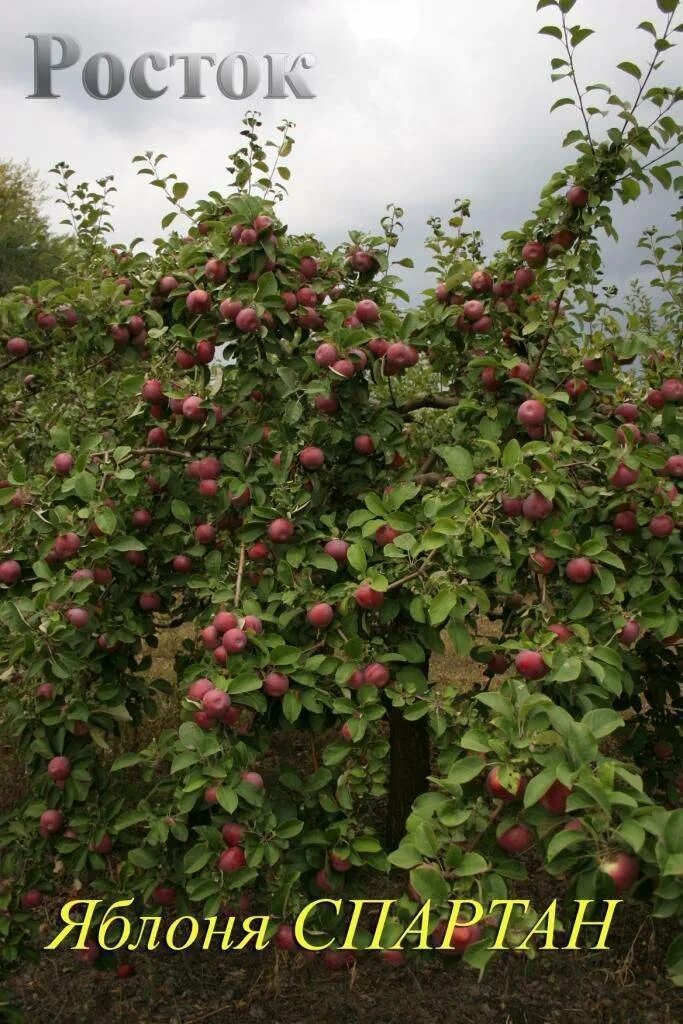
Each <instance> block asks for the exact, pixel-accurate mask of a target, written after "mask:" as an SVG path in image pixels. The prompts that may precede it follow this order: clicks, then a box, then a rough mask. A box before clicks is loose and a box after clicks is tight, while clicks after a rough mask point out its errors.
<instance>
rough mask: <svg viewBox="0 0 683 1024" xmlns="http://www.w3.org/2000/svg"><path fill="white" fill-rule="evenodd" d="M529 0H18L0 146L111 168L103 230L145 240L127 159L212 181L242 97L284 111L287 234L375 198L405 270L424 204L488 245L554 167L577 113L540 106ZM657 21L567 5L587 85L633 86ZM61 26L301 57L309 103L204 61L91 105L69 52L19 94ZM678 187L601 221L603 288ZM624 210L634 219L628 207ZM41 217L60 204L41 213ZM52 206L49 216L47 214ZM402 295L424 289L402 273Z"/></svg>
mask: <svg viewBox="0 0 683 1024" xmlns="http://www.w3.org/2000/svg"><path fill="white" fill-rule="evenodd" d="M535 7H536V4H535V0H343V2H339V0H287V2H286V3H285V2H283V0H229V2H226V0H223V2H221V0H163V2H157V0H144V2H142V0H117V2H111V3H103V2H102V0H99V2H97V3H89V4H84V3H83V0H60V2H59V3H58V4H56V3H55V2H54V0H22V2H21V3H18V4H9V3H7V4H5V5H3V14H2V20H3V31H2V38H1V39H0V53H1V56H2V59H1V61H0V111H1V117H2V128H3V131H2V138H3V143H4V144H3V146H2V147H1V148H0V157H12V158H14V159H17V160H22V159H26V158H28V159H29V160H30V162H31V163H32V164H33V165H34V166H35V167H36V168H37V169H38V170H39V171H40V172H41V173H42V174H44V175H45V176H46V177H47V172H48V169H49V168H50V166H52V165H53V164H54V163H56V162H57V161H58V160H63V159H65V160H67V161H68V162H69V163H71V165H72V166H74V167H75V169H76V171H77V174H78V179H77V180H81V179H82V178H86V179H93V178H95V177H96V176H101V175H104V174H109V173H113V174H114V175H115V178H116V184H117V187H118V196H117V197H116V211H115V217H114V223H115V228H116V236H117V239H118V240H120V241H128V240H130V239H131V238H133V237H134V236H137V235H142V236H144V237H145V238H147V239H151V238H153V237H154V236H155V234H156V232H157V230H158V224H159V221H160V219H161V217H162V216H163V214H164V213H165V212H166V211H167V209H168V207H167V206H166V205H165V203H164V199H163V196H162V195H161V193H160V192H157V190H156V189H152V188H150V187H149V186H148V185H146V183H145V180H144V179H143V178H138V177H136V175H135V171H134V169H133V167H132V165H131V158H132V157H133V156H134V155H135V154H136V153H138V152H141V151H143V150H147V149H152V150H157V151H158V150H163V151H164V152H166V153H167V154H168V155H169V157H170V158H171V159H170V161H169V169H173V170H175V171H176V172H177V173H178V174H179V176H180V177H181V178H182V179H184V180H186V181H189V182H190V183H191V192H190V197H194V198H200V197H201V196H202V195H203V194H205V193H206V192H207V191H208V190H209V189H211V188H219V189H223V188H225V187H226V174H225V170H224V168H225V165H226V157H227V154H229V153H230V152H231V151H232V150H233V149H234V148H235V145H236V141H237V132H238V130H239V124H240V119H241V117H242V115H243V114H244V111H245V109H246V108H247V107H248V106H251V107H258V108H259V109H261V110H262V111H263V113H264V121H265V126H266V127H271V128H272V126H274V125H275V124H276V123H277V121H278V120H279V119H280V118H282V117H285V116H286V117H289V118H290V119H291V120H293V121H295V122H296V125H297V127H296V130H295V135H296V140H297V141H296V145H295V148H294V151H293V154H292V156H291V157H290V159H289V164H290V166H291V169H292V181H291V183H290V185H291V187H290V193H291V195H290V198H289V199H288V200H287V201H286V205H285V207H284V210H283V216H284V218H285V220H286V221H287V222H288V223H289V224H290V226H291V228H292V229H293V230H295V231H306V230H311V231H313V232H315V233H316V234H318V235H319V236H320V237H322V238H323V240H324V241H326V242H327V243H330V244H335V243H337V242H340V241H343V240H344V238H345V233H346V230H347V229H349V228H354V227H356V228H363V229H373V228H374V227H375V226H376V225H377V222H378V220H379V218H380V217H381V216H382V214H383V212H384V208H385V206H386V204H387V203H388V202H390V201H394V202H397V203H399V204H401V205H402V206H403V207H404V209H405V212H406V217H405V223H406V232H405V234H404V240H403V243H402V247H401V255H409V256H412V257H413V258H414V259H415V261H416V263H417V264H418V267H424V265H425V263H426V260H425V257H424V255H423V252H422V247H421V243H422V239H423V238H424V236H425V234H426V229H425V220H426V218H427V217H428V216H429V215H430V214H440V215H442V216H445V217H446V216H447V215H448V213H449V210H450V207H451V204H452V200H453V198H454V197H455V196H468V197H470V198H471V199H472V200H473V223H474V224H475V225H476V226H478V227H480V228H481V230H482V231H483V233H484V238H485V241H486V244H487V247H488V248H489V250H493V249H494V248H495V246H496V244H497V242H498V239H499V236H500V233H501V232H502V231H504V230H506V229H507V228H510V227H516V226H518V224H520V223H521V221H522V220H523V219H524V218H525V217H526V216H527V215H528V213H529V211H530V210H531V209H532V208H533V206H534V205H535V202H536V198H537V196H538V192H539V190H540V188H541V187H542V185H543V184H544V183H545V181H546V180H547V178H548V176H549V175H550V173H551V172H552V171H553V170H554V169H556V168H560V167H562V166H563V165H564V163H565V162H567V159H568V156H569V154H568V153H567V152H566V151H563V150H562V148H561V140H562V138H563V136H564V134H565V132H566V131H567V130H568V129H569V128H571V127H573V126H574V119H575V116H576V115H575V113H574V112H572V111H571V108H564V109H560V110H558V111H557V112H555V113H554V114H553V115H552V116H551V115H549V107H550V105H551V103H552V102H553V100H554V99H557V98H558V97H559V96H561V95H563V94H565V93H564V92H563V91H561V90H562V83H561V84H559V85H555V86H553V85H551V83H550V58H551V57H552V56H556V55H558V52H559V51H558V48H559V43H558V42H557V41H556V40H553V39H551V38H549V37H547V36H539V35H538V29H539V27H540V26H541V25H542V24H543V23H544V22H546V21H551V20H552V12H550V11H547V10H546V11H542V12H540V14H537V13H536V10H535ZM644 19H652V20H655V21H658V19H661V15H659V12H658V11H657V9H656V4H655V0H579V2H578V3H577V5H576V6H575V8H574V10H573V11H572V13H571V15H570V22H571V23H574V22H579V23H580V24H582V25H585V26H588V27H591V28H594V29H596V30H597V31H596V35H594V36H592V37H591V38H590V39H588V40H587V41H586V42H585V43H583V44H582V46H581V47H580V49H579V50H578V58H579V59H578V64H579V71H580V74H581V75H582V77H583V78H584V80H585V81H589V82H591V81H593V82H594V81H603V82H604V81H608V82H611V83H613V84H615V86H616V87H617V88H621V90H622V95H626V96H627V95H630V93H631V92H632V91H633V88H634V85H635V82H634V80H633V79H632V78H629V77H628V76H627V75H625V74H623V73H622V72H620V71H616V70H615V65H616V64H617V63H618V62H619V61H621V60H624V59H631V60H635V61H636V62H638V61H642V60H644V59H645V57H646V55H647V54H648V53H649V42H650V41H651V40H650V37H649V36H647V35H646V34H645V33H644V32H642V31H640V32H639V31H636V28H635V26H636V25H637V24H638V23H639V22H640V21H642V20H644ZM38 32H46V33H52V32H57V33H58V32H63V33H67V34H69V35H71V36H74V37H75V38H76V39H77V40H78V41H79V43H80V44H81V48H82V54H83V56H82V61H83V60H85V59H87V57H89V56H91V55H92V54H93V53H95V52H97V51H109V52H111V53H114V54H117V55H118V56H119V57H120V58H121V59H122V60H123V61H124V64H125V65H126V67H127V68H128V67H129V66H130V63H131V61H132V60H133V59H134V57H136V56H137V55H138V54H140V53H142V52H144V51H146V50H156V51H161V52H162V53H165V54H166V55H170V54H171V53H173V52H186V51H199V52H211V53H215V54H216V55H217V56H218V57H219V59H220V58H221V57H223V56H225V55H227V54H228V53H230V52H232V51H242V52H249V53H252V54H254V55H255V56H257V57H260V56H262V55H263V54H265V53H269V52H286V53H288V54H291V55H292V56H294V55H296V54H299V53H302V52H308V53H311V54H314V55H315V57H316V58H317V66H316V67H315V69H314V70H312V71H310V72H307V73H306V77H307V80H308V81H310V83H311V85H312V88H313V89H314V91H315V92H316V94H317V95H316V98H315V99H311V100H295V99H293V98H289V99H287V100H264V99H263V98H262V97H263V95H264V92H265V89H263V88H259V89H258V90H257V92H256V93H255V95H254V97H253V98H251V99H250V100H249V101H248V102H239V101H234V100H228V99H226V98H225V97H223V96H222V95H221V94H220V92H219V91H218V89H217V87H216V82H215V74H214V75H212V74H211V72H210V71H208V72H205V76H204V78H205V91H206V93H207V95H206V98H205V99H202V100H182V99H180V95H181V92H182V79H183V75H182V67H176V68H174V69H170V70H168V71H166V72H163V73H161V74H159V75H158V76H154V75H152V76H151V77H152V78H154V79H155V80H156V79H159V80H160V82H162V83H163V84H168V86H169V89H168V92H167V94H166V95H165V96H164V97H162V98H160V99H157V100H154V101H143V100H140V99H137V98H136V97H135V96H134V95H133V94H132V92H131V91H130V88H129V86H128V85H126V88H125V89H124V92H123V93H122V94H121V95H120V96H119V97H117V98H115V99H112V100H108V101H105V102H102V101H100V102H98V101H97V100H94V99H91V98H90V97H89V96H88V95H87V94H86V93H85V91H84V89H83V86H82V83H81V77H80V70H81V66H82V61H81V64H80V65H79V66H78V67H76V68H73V69H71V70H67V71H63V72H58V73H55V76H54V81H55V91H57V92H59V93H61V98H60V99H58V100H28V99H26V98H25V97H26V96H27V95H28V94H29V93H30V92H32V91H33V44H32V43H31V41H30V40H28V39H26V38H25V36H26V35H27V34H28V33H38ZM681 52H682V51H681V48H680V47H679V48H677V49H676V50H673V51H669V54H668V55H667V63H668V66H669V69H668V72H667V74H666V80H667V82H668V83H669V84H676V83H677V82H680V81H681V80H683V61H682V59H681ZM675 201H676V197H675V196H674V195H673V194H671V193H664V192H663V191H661V190H659V191H657V192H656V193H654V195H653V196H652V197H648V198H647V199H645V200H643V201H642V202H641V203H639V204H638V206H637V207H633V206H630V207H627V209H626V211H625V212H624V211H623V210H622V211H620V212H619V213H618V215H617V223H618V226H619V228H620V229H621V231H622V239H623V241H622V244H621V245H620V246H619V247H611V248H610V252H609V267H610V270H611V273H612V276H613V277H614V278H615V279H616V280H618V281H619V282H625V281H627V280H628V279H629V278H630V277H631V276H633V275H634V274H635V273H636V272H637V270H638V263H639V256H638V251H637V250H636V248H635V240H636V239H637V237H638V234H639V232H640V229H641V228H642V227H646V226H649V225H650V224H652V223H655V222H657V223H659V224H660V225H662V226H665V227H666V228H667V229H668V228H669V226H670V225H669V222H668V215H669V213H670V212H672V211H673V209H674V206H675ZM634 211H636V216H634ZM52 212H53V213H54V214H56V211H55V210H54V209H53V211H52ZM56 219H57V217H56V216H55V220H56ZM407 283H408V285H409V288H410V290H411V291H412V292H413V293H416V292H418V291H419V290H420V288H422V287H424V286H425V284H426V279H425V278H424V276H423V275H422V274H421V273H418V272H416V273H415V274H412V275H408V279H407Z"/></svg>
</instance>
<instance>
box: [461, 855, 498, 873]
mask: <svg viewBox="0 0 683 1024" xmlns="http://www.w3.org/2000/svg"><path fill="white" fill-rule="evenodd" d="M454 870H455V873H456V875H458V876H460V877H465V876H468V875H481V874H483V872H484V871H488V870H489V864H488V861H487V860H486V858H485V857H482V855H481V854H480V853H466V854H465V856H464V857H463V858H462V860H461V861H460V863H459V864H457V865H456V867H455V869H454Z"/></svg>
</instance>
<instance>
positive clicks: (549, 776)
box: [524, 768, 557, 807]
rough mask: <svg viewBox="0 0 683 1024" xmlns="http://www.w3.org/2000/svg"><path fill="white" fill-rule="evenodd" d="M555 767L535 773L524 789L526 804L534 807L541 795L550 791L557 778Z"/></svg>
mask: <svg viewBox="0 0 683 1024" xmlns="http://www.w3.org/2000/svg"><path fill="white" fill-rule="evenodd" d="M556 777H557V776H556V773H555V770H554V769H553V768H544V769H543V771H542V772H539V774H538V775H535V776H534V777H533V779H532V780H531V781H530V782H529V784H528V786H527V787H526V789H525V790H524V806H525V807H533V806H534V804H536V803H538V801H539V800H540V799H541V797H542V796H543V795H544V794H545V793H547V792H548V790H549V789H550V787H551V785H552V784H553V782H554V781H555V779H556Z"/></svg>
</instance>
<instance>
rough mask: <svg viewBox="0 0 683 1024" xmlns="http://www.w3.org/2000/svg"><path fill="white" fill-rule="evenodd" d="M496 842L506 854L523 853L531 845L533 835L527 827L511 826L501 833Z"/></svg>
mask: <svg viewBox="0 0 683 1024" xmlns="http://www.w3.org/2000/svg"><path fill="white" fill-rule="evenodd" d="M496 841H497V843H498V845H499V846H501V847H502V848H503V849H504V850H505V852H506V853H510V854H515V853H524V852H525V851H526V850H528V849H529V847H530V846H532V845H533V842H534V834H533V832H532V831H531V829H530V828H529V826H528V825H512V826H511V828H508V829H506V830H505V832H502V833H501V834H500V835H499V836H498V837H497V840H496Z"/></svg>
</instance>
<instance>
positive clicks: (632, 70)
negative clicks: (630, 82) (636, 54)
mask: <svg viewBox="0 0 683 1024" xmlns="http://www.w3.org/2000/svg"><path fill="white" fill-rule="evenodd" d="M617 67H618V68H619V70H620V71H625V72H626V74H627V75H632V76H633V77H634V78H637V79H640V78H642V75H643V72H642V71H641V70H640V68H639V67H638V65H637V64H633V63H632V62H631V61H630V60H624V61H622V62H621V64H617Z"/></svg>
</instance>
